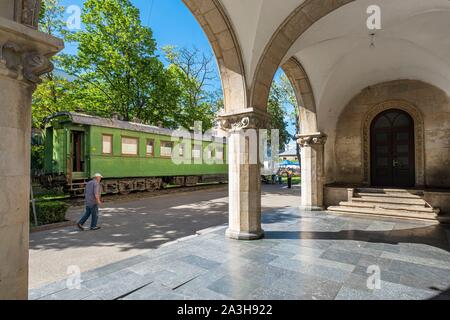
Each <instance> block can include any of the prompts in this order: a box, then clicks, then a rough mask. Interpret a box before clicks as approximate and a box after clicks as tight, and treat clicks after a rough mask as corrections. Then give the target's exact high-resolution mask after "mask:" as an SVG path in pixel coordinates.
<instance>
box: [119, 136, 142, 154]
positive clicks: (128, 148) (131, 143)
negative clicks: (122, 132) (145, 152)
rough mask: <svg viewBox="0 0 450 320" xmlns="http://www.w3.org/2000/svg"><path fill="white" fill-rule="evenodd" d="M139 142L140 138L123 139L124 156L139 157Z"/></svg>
mask: <svg viewBox="0 0 450 320" xmlns="http://www.w3.org/2000/svg"><path fill="white" fill-rule="evenodd" d="M138 142H139V139H138V138H126V137H122V154H123V155H128V156H137V154H138Z"/></svg>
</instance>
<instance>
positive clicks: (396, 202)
mask: <svg viewBox="0 0 450 320" xmlns="http://www.w3.org/2000/svg"><path fill="white" fill-rule="evenodd" d="M348 192H349V193H348V201H343V202H340V203H339V206H331V207H329V208H328V211H331V212H335V213H344V214H358V215H366V214H368V215H373V216H384V217H394V218H407V219H419V220H431V221H439V222H441V223H450V215H442V214H440V210H439V209H438V208H433V207H432V206H431V205H429V204H428V203H427V202H426V201H425V200H424V199H423V196H424V192H423V191H420V190H405V189H376V188H358V189H348Z"/></svg>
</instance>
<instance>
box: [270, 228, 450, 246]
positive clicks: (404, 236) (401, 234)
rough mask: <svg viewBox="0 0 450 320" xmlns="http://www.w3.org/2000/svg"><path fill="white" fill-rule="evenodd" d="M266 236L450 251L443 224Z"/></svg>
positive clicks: (291, 232) (286, 233)
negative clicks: (393, 228) (399, 245)
mask: <svg viewBox="0 0 450 320" xmlns="http://www.w3.org/2000/svg"><path fill="white" fill-rule="evenodd" d="M265 237H266V239H290V240H292V239H301V240H304V239H308V240H311V239H312V240H354V241H364V242H371V243H383V244H392V245H398V244H400V243H417V244H424V245H429V246H433V247H436V248H440V249H443V250H446V251H448V252H450V245H449V242H448V239H447V234H446V227H444V226H442V225H431V226H425V227H417V228H409V229H401V230H390V231H364V230H342V231H338V232H332V231H326V232H324V231H317V232H316V231H266V233H265Z"/></svg>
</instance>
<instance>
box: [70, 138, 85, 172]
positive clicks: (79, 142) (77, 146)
mask: <svg viewBox="0 0 450 320" xmlns="http://www.w3.org/2000/svg"><path fill="white" fill-rule="evenodd" d="M71 142H72V146H71V155H72V172H84V170H85V167H84V166H85V161H84V132H81V131H72V137H71Z"/></svg>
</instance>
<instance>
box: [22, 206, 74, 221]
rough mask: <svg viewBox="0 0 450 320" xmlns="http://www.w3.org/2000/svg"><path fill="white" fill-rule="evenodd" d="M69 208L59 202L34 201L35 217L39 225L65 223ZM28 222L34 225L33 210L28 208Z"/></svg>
mask: <svg viewBox="0 0 450 320" xmlns="http://www.w3.org/2000/svg"><path fill="white" fill-rule="evenodd" d="M68 209H69V206H68V205H67V204H65V203H64V202H60V201H51V202H50V201H42V202H39V201H36V215H37V220H38V224H39V225H45V224H52V223H58V222H64V221H66V213H67V210H68ZM30 221H31V222H32V223H34V216H33V208H32V207H31V206H30Z"/></svg>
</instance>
